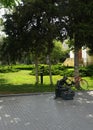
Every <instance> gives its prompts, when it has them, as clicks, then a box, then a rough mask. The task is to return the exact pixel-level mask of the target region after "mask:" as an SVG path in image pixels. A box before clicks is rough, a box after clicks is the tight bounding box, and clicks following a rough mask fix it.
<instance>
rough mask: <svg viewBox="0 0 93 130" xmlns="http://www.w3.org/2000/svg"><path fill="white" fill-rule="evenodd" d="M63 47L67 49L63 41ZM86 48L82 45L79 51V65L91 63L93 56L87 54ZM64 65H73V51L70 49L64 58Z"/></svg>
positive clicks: (92, 62)
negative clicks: (67, 55) (67, 56)
mask: <svg viewBox="0 0 93 130" xmlns="http://www.w3.org/2000/svg"><path fill="white" fill-rule="evenodd" d="M63 47H64V48H65V49H68V45H67V44H66V43H65V42H64V43H63ZM88 50H89V49H88V48H84V47H82V49H81V50H80V51H79V64H80V65H81V66H86V65H93V56H90V55H89V54H88ZM63 64H64V65H66V66H74V52H73V51H70V53H69V58H67V59H66V60H65V62H64V63H63Z"/></svg>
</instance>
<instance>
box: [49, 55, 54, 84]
mask: <svg viewBox="0 0 93 130" xmlns="http://www.w3.org/2000/svg"><path fill="white" fill-rule="evenodd" d="M48 64H49V76H50V84H53V80H52V72H51V60H50V55H48Z"/></svg>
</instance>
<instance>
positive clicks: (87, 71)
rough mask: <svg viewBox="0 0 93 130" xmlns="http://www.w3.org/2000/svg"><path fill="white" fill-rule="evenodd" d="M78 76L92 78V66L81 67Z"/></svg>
mask: <svg viewBox="0 0 93 130" xmlns="http://www.w3.org/2000/svg"><path fill="white" fill-rule="evenodd" d="M80 75H81V76H93V65H90V66H86V67H81V68H80Z"/></svg>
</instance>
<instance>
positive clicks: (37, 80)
mask: <svg viewBox="0 0 93 130" xmlns="http://www.w3.org/2000/svg"><path fill="white" fill-rule="evenodd" d="M35 76H36V84H38V83H39V76H38V56H37V55H35Z"/></svg>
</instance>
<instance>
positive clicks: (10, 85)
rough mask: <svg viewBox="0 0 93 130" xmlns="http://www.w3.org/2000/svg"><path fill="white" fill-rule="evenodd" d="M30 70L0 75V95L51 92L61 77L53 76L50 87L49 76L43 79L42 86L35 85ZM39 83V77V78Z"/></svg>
mask: <svg viewBox="0 0 93 130" xmlns="http://www.w3.org/2000/svg"><path fill="white" fill-rule="evenodd" d="M30 72H31V71H30V70H21V71H18V72H9V73H0V94H12V93H17V94H19V93H33V92H53V91H54V90H55V84H56V81H57V80H58V79H59V78H61V76H53V82H54V85H52V86H51V85H50V82H49V76H44V77H43V85H41V83H39V85H36V84H35V76H32V75H30ZM39 81H41V77H39Z"/></svg>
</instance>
